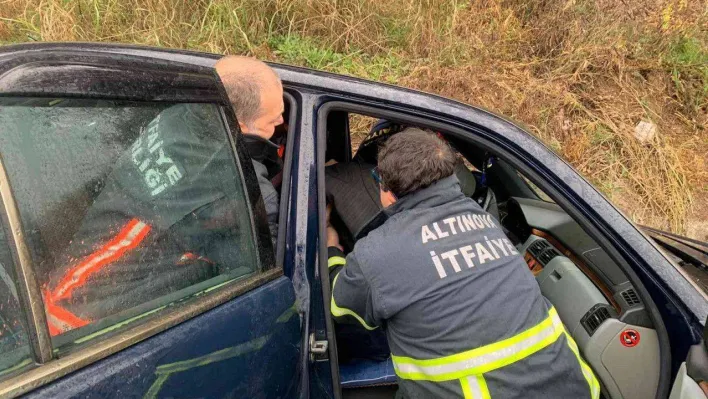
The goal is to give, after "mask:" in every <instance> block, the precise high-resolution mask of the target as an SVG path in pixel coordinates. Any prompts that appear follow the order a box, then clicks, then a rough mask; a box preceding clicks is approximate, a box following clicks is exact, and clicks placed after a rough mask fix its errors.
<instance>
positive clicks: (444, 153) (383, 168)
mask: <svg viewBox="0 0 708 399" xmlns="http://www.w3.org/2000/svg"><path fill="white" fill-rule="evenodd" d="M455 163H456V158H455V154H454V153H453V152H452V149H451V148H450V146H449V145H448V144H447V143H446V142H444V141H443V140H441V139H440V138H438V137H437V136H436V135H435V134H433V133H429V132H426V131H424V130H421V129H418V128H412V127H409V128H407V129H405V130H404V131H402V132H400V133H398V134H394V135H393V136H392V137H391V138H389V139H388V140H387V141H386V143H385V144H384V145H383V146H382V148H381V149H380V150H379V165H378V171H379V174H380V176H381V180H382V183H383V184H382V185H381V204H382V205H383V206H384V207H387V206H389V205H391V204H393V203H394V202H396V198H401V197H403V196H405V195H408V194H410V193H412V192H415V191H418V190H420V189H423V188H426V187H428V186H430V185H431V184H433V183H435V182H436V181H438V180H440V179H442V178H445V177H448V176H450V175H452V174H453V173H454V171H455Z"/></svg>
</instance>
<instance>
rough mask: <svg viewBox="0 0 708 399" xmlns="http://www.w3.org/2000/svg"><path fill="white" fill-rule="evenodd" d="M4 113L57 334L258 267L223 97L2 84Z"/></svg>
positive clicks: (63, 338) (69, 334)
mask: <svg viewBox="0 0 708 399" xmlns="http://www.w3.org/2000/svg"><path fill="white" fill-rule="evenodd" d="M0 126H2V127H1V128H0V129H1V130H2V134H0V153H1V154H2V158H3V160H4V162H5V164H6V168H7V169H8V174H9V177H10V182H11V185H12V188H13V192H14V194H15V196H16V200H17V203H18V206H19V208H20V213H21V218H22V222H23V227H24V229H25V231H26V235H27V239H28V244H29V246H30V252H31V254H32V256H33V260H34V266H35V269H36V273H37V275H38V276H39V277H38V278H39V280H40V285H41V288H42V293H43V299H44V304H45V308H46V314H47V319H48V325H49V330H50V334H51V335H52V336H53V337H54V343H55V345H62V344H64V343H67V342H81V341H85V340H86V337H87V336H88V337H95V336H97V335H100V333H98V331H104V330H105V329H109V330H111V329H115V327H116V326H120V325H124V324H126V320H128V321H134V320H137V319H140V318H141V317H142V316H145V315H148V314H151V313H152V312H154V311H155V309H163V308H164V307H167V306H170V304H172V303H174V302H175V301H178V300H181V299H183V298H185V297H187V296H190V295H194V294H195V293H197V292H199V291H203V290H205V289H208V288H209V287H212V286H214V285H217V284H221V283H222V282H224V281H228V280H229V279H233V278H238V277H241V276H245V275H249V274H251V273H253V272H255V271H256V269H257V254H256V246H255V243H254V234H253V232H252V231H253V230H252V224H251V213H250V210H249V208H248V202H247V199H246V193H245V191H244V190H245V189H244V185H243V181H242V177H241V172H240V169H239V167H238V164H237V161H236V159H235V158H234V156H233V151H232V149H231V145H230V141H229V139H228V136H227V135H228V131H227V129H226V128H225V125H224V123H223V120H222V118H221V110H220V108H219V106H217V105H211V104H164V103H159V104H158V103H126V102H110V101H104V100H78V99H27V98H4V99H0Z"/></svg>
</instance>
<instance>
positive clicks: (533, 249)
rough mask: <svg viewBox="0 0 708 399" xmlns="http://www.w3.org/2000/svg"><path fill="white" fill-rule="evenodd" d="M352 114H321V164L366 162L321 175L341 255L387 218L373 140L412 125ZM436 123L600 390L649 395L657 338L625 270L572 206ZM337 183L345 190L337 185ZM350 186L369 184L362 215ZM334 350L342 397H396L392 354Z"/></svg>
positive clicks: (466, 186) (469, 186) (473, 192)
mask: <svg viewBox="0 0 708 399" xmlns="http://www.w3.org/2000/svg"><path fill="white" fill-rule="evenodd" d="M358 112H360V109H357V113H355V112H350V111H347V110H340V109H339V108H334V109H332V110H330V111H329V112H328V114H327V115H326V119H324V118H325V117H321V119H320V120H321V121H322V120H326V134H327V136H326V151H325V162H326V165H327V166H326V168H330V170H331V168H337V165H338V164H347V163H356V164H358V165H359V167H360V169H362V171H361V172H360V173H358V175H359V176H361V177H359V180H357V179H356V178H352V177H348V178H341V174H340V175H337V177H336V178H334V179H332V178H331V177H330V176H329V175H328V177H327V185H328V186H327V189H326V190H327V202H334V210H333V212H332V216H331V221H332V224H333V226H334V227H335V228H336V229H337V230H338V232H339V234H340V241H341V243H342V246H343V247H344V250H345V253H346V252H348V251H351V249H352V248H353V245H354V243H355V242H356V240H357V239H358V238H361V237H363V236H365V235H366V233H367V232H368V231H371V229H372V228H375V227H376V226H378V225H380V224H381V223H382V222H383V221H384V220H383V218H384V217H383V216H382V213H381V212H380V207H381V206H380V204H378V205H377V206H378V209H377V208H376V205H374V206H372V205H370V204H368V205H367V204H366V203H367V202H369V203H376V204H377V201H378V196H377V195H376V196H374V195H372V194H370V193H371V190H372V187H373V190H378V189H377V186H376V184H375V182H374V181H373V178H371V175H370V174H367V173H365V172H367V170H365V169H367V168H371V167H374V166H375V165H376V152H377V148H378V145H379V144H380V143H381V142H383V141H384V140H385V139H386V138H387V137H389V136H390V135H392V134H396V133H397V132H399V131H400V130H401V129H402V128H403V127H404V126H412V125H413V126H414V124H411V122H410V121H406V120H404V119H405V118H404V117H402V119H401V120H394V119H392V118H390V117H388V118H386V119H385V120H384V119H380V118H379V117H372V116H368V115H361V114H360V113H358ZM362 121H364V122H362ZM417 127H421V128H429V126H417ZM434 131H436V132H437V134H438V135H440V137H442V138H443V139H445V140H447V141H448V143H449V144H450V145H451V146H452V147H453V148H454V149H455V150H456V151H457V152H458V153H459V158H460V162H459V165H458V168H457V169H456V172H455V173H456V175H457V176H458V178H459V180H460V181H461V188H462V191H463V192H464V193H465V195H467V196H468V197H470V198H472V199H473V200H474V201H475V202H477V203H478V204H479V205H480V206H481V207H483V208H484V209H485V210H486V211H487V212H489V213H490V214H492V215H493V216H494V217H495V218H497V219H498V220H499V222H500V224H501V225H502V226H503V229H504V232H505V233H506V235H507V236H508V237H509V239H510V240H511V241H512V242H513V243H514V245H515V246H516V247H517V248H518V249H519V252H520V253H521V254H523V256H524V259H525V260H526V263H527V265H528V268H529V272H530V273H533V275H534V276H535V277H536V281H537V282H538V284H539V286H540V288H541V291H542V293H543V295H544V296H545V297H546V298H548V299H549V300H550V301H551V302H552V303H553V305H554V306H555V308H556V309H557V310H558V314H559V315H560V318H561V319H562V320H563V323H564V324H565V326H566V327H567V330H568V331H569V333H570V334H571V335H572V336H573V338H574V339H575V341H576V342H577V344H578V346H579V347H580V350H581V353H582V355H583V357H584V358H585V359H586V361H587V362H588V363H589V364H590V365H591V367H592V368H593V370H594V371H595V374H596V376H597V377H598V379H599V380H600V381H601V386H602V396H603V397H605V398H611V399H619V398H624V399H630V398H650V397H654V396H655V394H656V391H657V386H658V383H659V378H660V358H659V356H660V349H659V348H660V345H659V339H658V336H657V332H656V331H655V329H654V325H653V322H652V319H651V318H650V315H649V312H648V311H647V304H645V303H643V301H642V299H640V296H639V295H638V294H637V290H636V289H635V287H634V286H633V285H632V283H631V282H630V281H629V279H628V278H627V276H626V275H625V273H624V272H623V271H622V270H621V269H620V267H619V266H618V265H617V264H616V263H615V262H614V261H613V260H612V259H611V258H610V256H609V255H608V254H607V253H606V251H605V250H604V249H603V248H601V247H600V245H598V244H597V243H596V242H595V241H594V240H593V239H592V238H591V237H590V235H588V234H587V233H586V232H585V231H584V230H583V229H582V228H581V227H580V225H579V224H578V223H577V222H575V221H574V220H573V219H572V218H571V217H570V216H569V215H568V213H566V212H565V211H564V210H563V209H562V208H561V207H560V206H559V205H557V204H556V203H554V202H553V201H552V200H551V199H550V198H549V197H548V196H547V195H546V194H545V193H543V192H542V191H541V190H540V189H539V188H538V187H536V186H535V185H534V184H533V183H531V182H530V181H529V180H528V179H527V178H526V177H524V176H523V175H522V174H521V173H519V172H518V171H517V170H516V169H514V168H513V167H512V166H511V165H510V164H509V163H508V162H506V161H505V160H503V159H501V158H499V157H497V156H496V155H495V154H493V153H490V152H488V151H487V150H485V149H483V148H481V147H480V146H479V145H477V144H475V143H474V142H472V141H471V140H465V139H463V138H461V137H459V136H456V135H452V134H448V133H447V132H446V131H444V129H442V130H440V129H434ZM362 137H363V140H362ZM326 170H328V169H326ZM328 173H329V174H331V173H330V172H329V170H328V172H326V175H327V174H328ZM355 174H356V173H355ZM366 176H368V178H367V177H366ZM337 179H340V180H342V181H338V180H337ZM340 186H348V189H347V190H344V193H337V191H342V190H340ZM357 187H358V188H357ZM355 190H359V191H360V192H366V191H368V192H369V195H367V194H363V195H361V194H360V195H359V197H358V198H362V200H361V203H362V205H360V206H359V205H358V206H357V208H358V209H359V211H360V213H361V210H362V209H369V211H366V212H368V213H369V214H368V215H365V216H361V215H355V217H352V216H351V215H347V214H346V213H347V212H351V210H350V209H340V207H337V196H338V195H339V196H342V195H346V196H351V195H355V194H352V191H355ZM376 192H377V191H376ZM366 212H364V213H366ZM343 213H344V214H343ZM372 213H373V214H372ZM364 219H366V221H364V222H362V220H364ZM362 224H363V226H362ZM338 328H339V327H335V330H337V329H338ZM337 353H338V354H339V355H338V357H339V358H340V361H339V364H338V371H339V377H340V378H339V379H340V386H341V388H342V395H343V397H345V398H347V397H372V398H373V397H382V398H383V397H389V398H390V397H393V395H394V393H395V391H396V387H395V384H396V375H395V372H394V370H393V365H392V362H391V360H390V359H373V360H372V359H364V358H356V356H352V355H351V353H349V351H347V348H342V347H341V344H340V347H338V348H337Z"/></svg>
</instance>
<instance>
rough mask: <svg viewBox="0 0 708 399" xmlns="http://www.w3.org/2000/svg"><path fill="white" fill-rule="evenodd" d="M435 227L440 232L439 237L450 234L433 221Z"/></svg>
mask: <svg viewBox="0 0 708 399" xmlns="http://www.w3.org/2000/svg"><path fill="white" fill-rule="evenodd" d="M433 228H434V229H435V232H436V233H437V234H438V238H445V237H447V236H449V235H450V233H448V232H447V231H442V230H440V226H438V223H437V222H435V223H433Z"/></svg>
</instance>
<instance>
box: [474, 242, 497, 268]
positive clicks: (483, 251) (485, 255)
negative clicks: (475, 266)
mask: <svg viewBox="0 0 708 399" xmlns="http://www.w3.org/2000/svg"><path fill="white" fill-rule="evenodd" d="M474 248H475V249H476V250H477V259H479V264H483V263H484V262H486V261H488V260H494V257H493V256H492V254H490V253H489V251H487V248H485V247H484V245H482V244H481V243H478V242H477V243H475V244H474Z"/></svg>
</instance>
